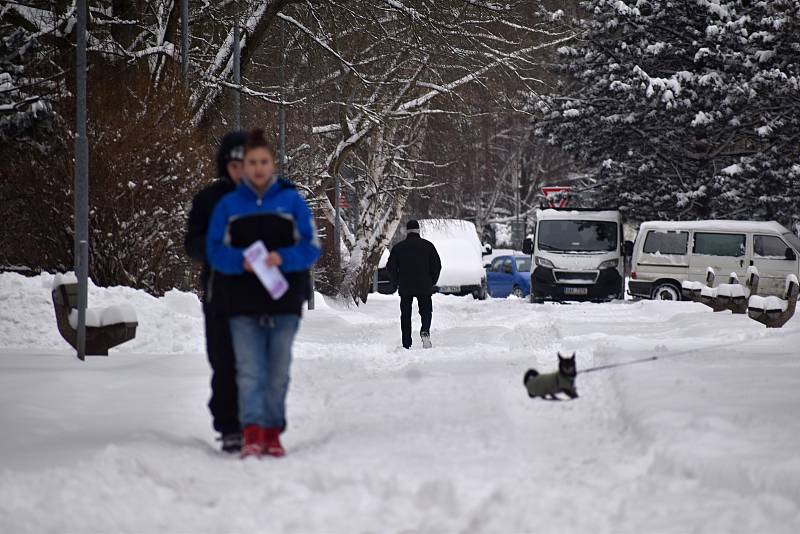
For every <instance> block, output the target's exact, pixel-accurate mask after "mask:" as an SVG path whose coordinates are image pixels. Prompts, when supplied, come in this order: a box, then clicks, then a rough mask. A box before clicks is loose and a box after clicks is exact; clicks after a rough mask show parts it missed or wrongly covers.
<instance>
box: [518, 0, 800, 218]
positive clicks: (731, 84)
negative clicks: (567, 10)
mask: <svg viewBox="0 0 800 534" xmlns="http://www.w3.org/2000/svg"><path fill="white" fill-rule="evenodd" d="M581 5H582V7H583V10H584V12H583V13H584V15H583V16H585V17H586V18H585V19H583V20H579V21H576V24H577V25H578V26H579V27H580V29H581V30H582V31H583V32H584V33H583V34H582V39H581V40H579V41H575V42H573V43H571V44H570V45H567V46H563V47H561V48H560V49H559V55H560V57H561V62H560V64H559V66H558V70H559V71H560V72H561V73H562V74H563V75H565V78H564V82H563V83H561V84H560V85H559V87H558V88H557V90H555V91H554V92H553V93H552V94H550V95H547V96H546V97H544V98H535V99H531V107H532V108H533V109H534V110H535V112H536V118H535V122H534V126H535V130H536V133H537V134H538V135H539V136H540V137H542V138H544V139H547V140H548V141H549V142H550V143H552V144H555V145H560V146H561V147H562V148H564V149H565V150H566V151H568V152H569V153H570V154H571V155H572V156H573V157H574V158H575V159H576V160H577V161H578V162H579V163H580V164H582V165H584V166H586V167H587V168H588V169H590V172H591V173H592V174H593V176H594V177H596V178H598V179H599V180H600V183H601V189H600V193H601V197H603V200H604V201H605V203H607V204H612V203H613V204H618V205H620V206H621V208H622V209H623V210H625V211H627V212H628V213H629V214H632V215H633V216H634V217H635V218H639V219H646V218H694V217H701V218H702V217H732V218H749V217H753V218H767V219H770V218H774V219H778V220H780V221H782V222H784V223H786V224H790V223H791V222H792V220H795V219H798V218H800V207H798V204H797V198H798V195H800V153H798V151H797V140H798V138H800V100H798V98H797V94H798V91H800V3H798V2H797V1H793V0H774V1H770V2H748V1H744V0H715V1H713V2H712V1H708V0H693V1H686V2H651V1H618V0H589V1H584V2H582V3H581Z"/></svg>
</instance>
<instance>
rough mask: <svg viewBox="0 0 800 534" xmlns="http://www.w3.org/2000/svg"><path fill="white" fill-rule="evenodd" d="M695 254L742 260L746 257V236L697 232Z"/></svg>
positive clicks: (695, 235)
mask: <svg viewBox="0 0 800 534" xmlns="http://www.w3.org/2000/svg"><path fill="white" fill-rule="evenodd" d="M694 253H695V254H704V255H706V256H731V257H734V258H740V257H742V256H744V255H745V235H744V234H714V233H711V232H695V234H694Z"/></svg>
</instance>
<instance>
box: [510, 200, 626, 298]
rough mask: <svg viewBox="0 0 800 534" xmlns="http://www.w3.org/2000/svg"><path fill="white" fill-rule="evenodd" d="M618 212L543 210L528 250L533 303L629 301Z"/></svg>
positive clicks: (620, 218)
mask: <svg viewBox="0 0 800 534" xmlns="http://www.w3.org/2000/svg"><path fill="white" fill-rule="evenodd" d="M632 245H633V244H632V243H630V242H625V241H623V229H622V217H621V215H620V213H619V211H617V210H590V209H578V208H566V209H557V208H550V209H540V210H537V212H536V222H535V225H534V228H533V232H532V234H531V235H530V236H529V237H528V239H526V240H525V243H524V246H523V251H524V252H525V253H526V254H530V255H531V262H532V270H531V293H530V300H531V302H543V301H545V300H553V301H559V302H560V301H566V300H578V301H587V300H588V301H608V300H612V299H621V298H624V294H625V261H624V259H625V257H626V256H629V255H630V253H631V251H632V248H633V246H632Z"/></svg>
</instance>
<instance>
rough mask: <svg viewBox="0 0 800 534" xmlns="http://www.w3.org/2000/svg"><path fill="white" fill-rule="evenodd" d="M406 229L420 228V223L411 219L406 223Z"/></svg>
mask: <svg viewBox="0 0 800 534" xmlns="http://www.w3.org/2000/svg"><path fill="white" fill-rule="evenodd" d="M406 230H419V223H418V222H417V221H415V220H414V219H411V220H410V221H408V222H407V223H406Z"/></svg>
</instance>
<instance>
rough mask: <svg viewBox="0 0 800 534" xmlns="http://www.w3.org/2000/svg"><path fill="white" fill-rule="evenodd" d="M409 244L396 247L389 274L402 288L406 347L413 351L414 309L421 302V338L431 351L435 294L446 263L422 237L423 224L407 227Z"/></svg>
mask: <svg viewBox="0 0 800 534" xmlns="http://www.w3.org/2000/svg"><path fill="white" fill-rule="evenodd" d="M406 231H407V235H406V238H405V240H403V241H401V242H400V243H398V244H397V245H395V246H394V247H392V252H391V254H389V261H388V263H387V264H386V271H387V273H388V275H389V279H390V280H391V281H392V283H393V284H394V285H396V286H397V287H398V292H399V293H400V329H401V331H402V334H403V347H404V348H406V349H410V348H411V307H412V304H413V302H414V298H416V299H417V306H418V307H419V316H420V318H421V319H422V328H421V329H420V337H422V346H423V347H425V348H426V349H429V348H431V346H432V345H431V319H432V316H433V302H432V301H431V295H432V294H433V292H434V290H435V286H436V282H437V281H438V280H439V273H440V272H441V271H442V262H441V260H440V259H439V253H438V252H436V247H434V246H433V243H431V242H430V241H428V240H426V239H422V237H421V236H420V235H419V223H418V222H417V221H414V220H411V221H408V224H406Z"/></svg>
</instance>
